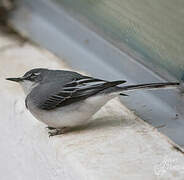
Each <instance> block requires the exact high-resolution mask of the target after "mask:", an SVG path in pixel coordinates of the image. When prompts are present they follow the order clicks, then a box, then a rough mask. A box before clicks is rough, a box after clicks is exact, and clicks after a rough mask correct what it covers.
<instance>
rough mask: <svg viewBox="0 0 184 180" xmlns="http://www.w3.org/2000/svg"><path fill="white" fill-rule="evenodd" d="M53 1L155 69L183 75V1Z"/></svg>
mask: <svg viewBox="0 0 184 180" xmlns="http://www.w3.org/2000/svg"><path fill="white" fill-rule="evenodd" d="M55 1H57V2H58V4H60V5H62V7H64V8H65V9H66V10H67V11H69V12H71V13H73V14H74V15H75V17H77V18H79V20H82V21H84V22H86V24H87V25H88V26H89V27H92V28H93V29H94V30H95V31H96V32H98V33H100V34H101V35H102V36H103V37H104V38H105V39H107V40H109V41H111V42H112V43H113V44H115V45H116V46H117V47H118V48H120V49H123V50H124V51H127V52H128V53H129V54H131V55H132V56H134V57H136V58H137V59H139V60H140V61H142V63H144V64H145V65H146V66H149V67H151V68H152V69H153V70H154V71H157V72H159V73H160V74H161V75H163V76H167V75H168V74H167V73H169V74H171V75H172V76H174V77H176V78H177V79H181V78H182V76H183V72H184V71H183V70H184V1H183V0H113V1H112V0H77V1H76V0H55ZM122 60H123V59H122Z"/></svg>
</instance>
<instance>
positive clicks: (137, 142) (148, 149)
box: [0, 33, 184, 180]
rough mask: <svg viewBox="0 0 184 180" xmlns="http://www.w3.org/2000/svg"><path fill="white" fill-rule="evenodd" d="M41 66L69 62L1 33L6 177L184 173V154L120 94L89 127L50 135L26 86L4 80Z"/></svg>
mask: <svg viewBox="0 0 184 180" xmlns="http://www.w3.org/2000/svg"><path fill="white" fill-rule="evenodd" d="M5 46H6V48H4V47H5ZM35 67H48V68H54V69H63V68H67V66H66V65H65V64H64V63H63V61H62V60H60V59H58V58H56V57H55V56H54V55H52V54H51V53H49V52H48V51H46V50H44V49H42V48H39V47H37V46H34V45H32V44H31V43H29V42H26V43H23V44H22V43H21V42H20V40H19V39H17V38H14V37H12V36H8V35H5V34H3V33H0V79H1V81H0V83H1V84H0V99H1V102H0V117H1V126H0V127H1V136H0V148H1V153H0V160H1V162H0V176H1V179H3V180H10V179H15V180H19V179H26V180H33V179H37V180H42V179H45V180H51V179H52V180H60V179H63V180H65V179H66V180H71V179H75V180H83V179H85V180H86V179H87V180H88V179H89V180H98V179H99V180H100V179H105V180H108V179H109V180H112V179H116V180H122V179H124V180H126V179H127V180H139V179H140V180H144V179H145V180H147V179H149V180H155V179H157V180H163V179H164V180H173V179H175V180H181V179H184V156H183V154H182V153H181V152H178V151H176V150H175V149H174V148H173V145H172V143H171V142H170V141H169V140H168V139H167V137H165V136H164V135H162V134H160V133H159V132H158V131H157V130H156V129H155V128H153V127H151V126H150V125H148V124H147V123H145V122H144V121H142V120H141V119H139V118H138V117H136V116H135V115H134V114H133V113H132V112H130V111H129V110H128V109H127V108H126V107H124V106H123V105H122V104H121V103H120V102H119V101H118V99H114V100H112V101H110V102H109V103H108V104H107V105H106V106H105V107H103V108H102V109H101V110H100V111H99V112H98V113H97V114H96V115H95V116H94V117H93V120H94V121H93V122H92V123H91V124H90V125H89V126H87V127H86V128H83V129H80V130H76V131H74V132H71V133H68V134H65V135H62V136H58V137H53V138H48V134H47V130H46V129H45V127H46V125H44V124H42V123H40V122H38V121H37V120H35V119H34V118H33V117H32V115H31V114H30V113H29V112H28V111H27V110H26V108H25V106H24V94H23V91H22V90H21V89H20V87H19V86H18V85H17V84H15V83H11V82H8V81H6V80H4V79H5V78H6V77H14V76H19V75H22V74H23V73H24V72H25V71H27V70H29V69H31V68H35ZM125 98H126V97H125ZM127 98H128V97H127Z"/></svg>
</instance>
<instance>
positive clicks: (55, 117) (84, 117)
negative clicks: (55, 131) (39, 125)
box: [28, 95, 116, 128]
mask: <svg viewBox="0 0 184 180" xmlns="http://www.w3.org/2000/svg"><path fill="white" fill-rule="evenodd" d="M115 96H116V95H101V96H96V97H90V98H88V99H87V100H85V101H82V102H80V103H75V104H72V105H68V106H64V107H61V108H56V109H55V110H49V111H46V110H39V109H37V108H35V107H34V106H32V105H31V104H29V105H28V109H29V110H30V112H31V113H32V114H33V115H34V116H35V117H36V118H37V119H38V120H40V121H42V122H44V123H45V124H47V125H48V126H50V127H56V128H61V127H74V126H79V125H84V124H86V123H88V122H89V119H90V118H91V116H92V115H93V114H95V113H96V112H97V111H98V110H99V109H100V108H101V107H102V106H103V105H104V104H106V103H107V102H108V101H109V100H110V99H112V98H114V97H115Z"/></svg>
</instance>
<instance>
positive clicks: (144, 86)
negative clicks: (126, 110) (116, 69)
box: [121, 82, 180, 91]
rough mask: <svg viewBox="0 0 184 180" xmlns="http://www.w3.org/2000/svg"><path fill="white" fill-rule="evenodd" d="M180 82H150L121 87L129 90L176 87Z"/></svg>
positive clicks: (123, 89)
mask: <svg viewBox="0 0 184 180" xmlns="http://www.w3.org/2000/svg"><path fill="white" fill-rule="evenodd" d="M179 85H180V83H178V82H164V83H150V84H138V85H129V86H124V87H121V90H122V91H130V90H134V89H157V88H171V87H177V86H179Z"/></svg>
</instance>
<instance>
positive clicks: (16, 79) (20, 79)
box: [6, 78, 23, 82]
mask: <svg viewBox="0 0 184 180" xmlns="http://www.w3.org/2000/svg"><path fill="white" fill-rule="evenodd" d="M6 80H9V81H15V82H20V81H23V78H6Z"/></svg>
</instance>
